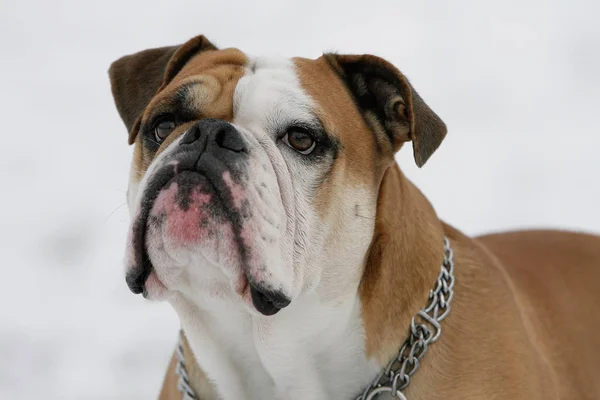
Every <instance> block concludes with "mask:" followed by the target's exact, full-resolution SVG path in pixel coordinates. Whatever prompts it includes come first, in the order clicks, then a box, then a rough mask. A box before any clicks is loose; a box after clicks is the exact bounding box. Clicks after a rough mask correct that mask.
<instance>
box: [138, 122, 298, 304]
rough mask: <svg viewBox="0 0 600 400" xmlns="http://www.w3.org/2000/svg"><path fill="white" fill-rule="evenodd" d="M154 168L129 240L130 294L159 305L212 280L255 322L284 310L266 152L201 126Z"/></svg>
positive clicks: (232, 132)
mask: <svg viewBox="0 0 600 400" xmlns="http://www.w3.org/2000/svg"><path fill="white" fill-rule="evenodd" d="M153 164H156V165H151V167H150V168H149V170H148V172H147V174H148V176H147V177H145V179H144V180H143V181H142V185H141V187H140V191H141V192H140V195H139V196H138V199H139V207H138V210H137V213H136V215H135V217H134V218H133V220H132V224H131V230H130V235H129V243H128V251H127V261H126V262H127V275H126V281H127V284H128V286H129V288H130V289H131V291H132V292H134V293H143V294H144V296H145V297H150V298H152V297H155V298H156V297H162V296H163V295H164V294H165V293H167V292H169V291H173V290H181V289H182V286H183V285H187V287H188V288H191V289H190V290H196V288H202V287H203V285H204V284H205V283H206V282H203V276H206V280H207V281H209V280H215V279H216V278H215V276H217V277H220V278H221V283H223V282H225V283H226V285H228V286H229V288H230V289H231V291H232V292H234V293H237V295H239V296H240V297H241V298H242V299H243V300H244V301H245V302H246V303H247V304H248V305H252V306H253V307H254V308H255V309H256V310H258V311H259V312H260V313H261V314H264V315H272V314H275V313H276V312H278V311H279V310H280V309H282V308H284V307H286V306H287V305H288V304H289V303H290V297H291V285H292V280H293V276H292V274H291V271H289V270H285V268H284V267H283V266H284V265H285V264H289V263H287V262H284V256H283V253H284V251H283V250H282V238H283V237H284V236H285V234H286V214H285V210H284V207H283V203H282V199H281V196H280V193H279V187H278V182H277V176H276V174H275V171H274V170H273V167H272V164H271V162H270V161H269V157H268V156H267V154H266V152H264V151H260V149H259V147H258V146H257V144H256V143H254V142H253V141H252V140H250V138H244V137H243V135H242V134H241V133H240V132H239V131H238V130H237V129H236V128H235V127H234V126H233V125H231V124H229V123H228V122H226V121H222V120H214V119H205V120H202V121H200V122H199V123H197V124H196V125H194V126H193V127H191V128H190V129H189V130H188V131H187V132H186V133H184V134H183V135H182V136H181V137H180V138H178V139H177V140H176V141H174V142H173V143H171V144H170V145H169V147H168V148H167V149H165V150H164V151H163V154H161V156H160V157H158V158H157V159H156V160H155V161H154V162H153ZM215 272H217V273H215ZM194 280H195V281H194ZM217 280H218V279H217ZM191 281H194V282H191ZM208 286H210V284H208ZM213 286H214V285H213ZM199 290H202V289H199Z"/></svg>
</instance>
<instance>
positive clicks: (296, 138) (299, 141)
mask: <svg viewBox="0 0 600 400" xmlns="http://www.w3.org/2000/svg"><path fill="white" fill-rule="evenodd" d="M282 140H283V142H284V143H285V144H287V145H288V146H290V147H291V148H292V149H294V150H296V151H297V152H299V153H301V154H305V155H306V154H310V153H312V151H313V150H314V149H315V146H316V144H317V142H315V139H314V138H313V137H312V135H311V134H310V133H309V132H308V131H307V130H306V129H304V128H300V127H294V128H291V129H289V130H288V131H287V132H286V134H285V136H283V138H282Z"/></svg>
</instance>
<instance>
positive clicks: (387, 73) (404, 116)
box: [325, 54, 447, 167]
mask: <svg viewBox="0 0 600 400" xmlns="http://www.w3.org/2000/svg"><path fill="white" fill-rule="evenodd" d="M325 57H326V59H327V61H328V62H329V64H330V65H331V66H332V67H333V69H334V70H336V72H337V73H338V75H339V76H340V77H341V78H342V80H343V81H344V82H345V83H346V86H347V87H348V89H349V90H350V92H352V95H353V96H354V98H355V100H356V103H357V105H358V107H359V109H360V110H361V112H362V113H363V115H364V116H365V119H366V121H367V122H368V123H369V124H370V125H371V128H372V129H373V130H374V131H375V132H383V133H384V134H385V135H386V136H387V138H388V139H389V141H390V142H391V145H392V148H393V151H394V152H395V151H397V150H398V149H399V148H400V146H401V145H402V143H404V142H406V141H409V140H412V143H413V153H414V158H415V162H416V164H417V165H418V166H419V167H421V166H423V165H424V164H425V162H426V161H427V160H428V159H429V157H431V155H432V154H433V152H434V151H435V150H436V149H437V148H438V146H439V145H440V144H441V143H442V140H443V139H444V137H445V136H446V132H447V129H446V125H445V124H444V122H443V121H442V120H441V119H440V117H438V116H437V114H436V113H435V112H433V110H431V109H430V108H429V106H427V104H425V102H424V101H423V99H422V98H421V96H419V94H418V93H417V92H416V91H415V89H414V88H413V87H412V85H411V84H410V83H409V81H408V79H406V77H405V76H404V75H403V74H402V73H401V72H400V71H398V69H397V68H396V67H394V66H393V65H392V64H391V63H389V62H388V61H386V60H384V59H382V58H379V57H376V56H372V55H338V54H326V55H325Z"/></svg>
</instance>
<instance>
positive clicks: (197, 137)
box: [179, 118, 247, 155]
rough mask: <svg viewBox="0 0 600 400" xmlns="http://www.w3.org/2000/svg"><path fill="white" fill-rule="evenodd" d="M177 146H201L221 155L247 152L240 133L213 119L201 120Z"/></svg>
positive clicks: (227, 124) (225, 122) (230, 126)
mask: <svg viewBox="0 0 600 400" xmlns="http://www.w3.org/2000/svg"><path fill="white" fill-rule="evenodd" d="M179 144H180V145H182V146H201V147H203V148H204V150H207V151H219V152H223V153H224V154H223V155H226V154H227V153H242V152H247V148H246V142H245V141H244V139H243V138H242V135H241V134H240V132H239V131H238V130H237V129H235V127H234V126H233V125H231V124H230V123H229V122H227V121H223V120H221V119H213V118H207V119H203V120H201V121H200V122H198V123H197V124H196V125H194V126H193V127H191V128H190V129H189V130H188V131H187V132H186V133H185V134H184V136H183V137H182V138H181V141H180V142H179ZM232 155H233V154H232Z"/></svg>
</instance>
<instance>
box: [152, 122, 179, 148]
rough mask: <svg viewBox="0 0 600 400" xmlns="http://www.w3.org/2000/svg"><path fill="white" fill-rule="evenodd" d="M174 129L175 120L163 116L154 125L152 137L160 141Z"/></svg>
mask: <svg viewBox="0 0 600 400" xmlns="http://www.w3.org/2000/svg"><path fill="white" fill-rule="evenodd" d="M173 129H175V121H173V120H172V119H169V118H164V119H161V120H160V121H158V122H157V123H156V124H155V125H154V139H155V140H156V141H157V142H158V143H161V142H162V141H163V140H165V139H166V138H167V136H169V135H170V134H171V132H173Z"/></svg>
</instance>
